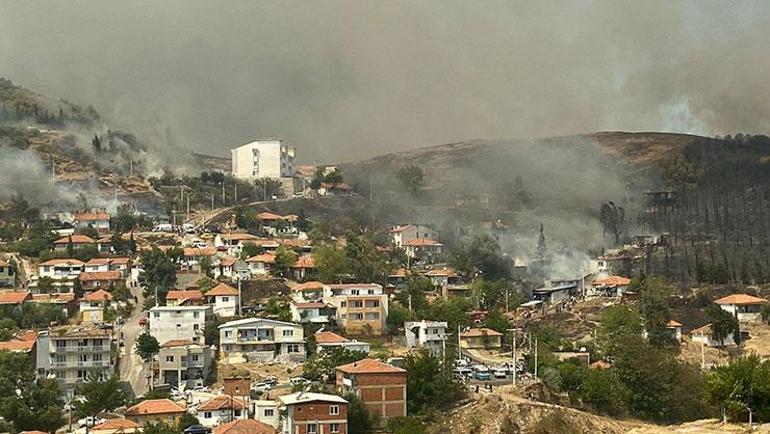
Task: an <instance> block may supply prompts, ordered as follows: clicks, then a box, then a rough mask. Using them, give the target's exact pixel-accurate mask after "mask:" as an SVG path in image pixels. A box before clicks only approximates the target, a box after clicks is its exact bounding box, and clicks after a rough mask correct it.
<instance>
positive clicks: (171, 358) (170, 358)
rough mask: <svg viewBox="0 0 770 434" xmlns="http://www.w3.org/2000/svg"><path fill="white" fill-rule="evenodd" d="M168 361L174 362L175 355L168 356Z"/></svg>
mask: <svg viewBox="0 0 770 434" xmlns="http://www.w3.org/2000/svg"><path fill="white" fill-rule="evenodd" d="M166 362H168V363H174V356H166Z"/></svg>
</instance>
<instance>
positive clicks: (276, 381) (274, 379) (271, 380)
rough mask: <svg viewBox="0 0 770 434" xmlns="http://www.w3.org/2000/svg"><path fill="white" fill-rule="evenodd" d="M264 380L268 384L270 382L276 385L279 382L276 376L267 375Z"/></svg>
mask: <svg viewBox="0 0 770 434" xmlns="http://www.w3.org/2000/svg"><path fill="white" fill-rule="evenodd" d="M262 382H263V383H266V384H269V385H271V386H275V385H276V384H278V379H277V378H275V377H272V376H271V377H265V378H263V379H262Z"/></svg>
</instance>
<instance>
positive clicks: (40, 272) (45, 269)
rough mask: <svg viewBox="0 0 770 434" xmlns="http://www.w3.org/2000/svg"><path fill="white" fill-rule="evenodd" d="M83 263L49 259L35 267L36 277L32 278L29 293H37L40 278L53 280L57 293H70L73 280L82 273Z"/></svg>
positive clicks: (75, 260)
mask: <svg viewBox="0 0 770 434" xmlns="http://www.w3.org/2000/svg"><path fill="white" fill-rule="evenodd" d="M84 267H85V263H84V262H82V261H79V260H77V259H50V260H48V261H45V262H41V263H40V264H38V266H37V276H33V277H32V282H31V283H30V291H31V292H32V293H37V292H38V291H37V282H38V281H39V280H40V278H41V277H50V278H51V279H53V286H54V287H56V289H57V291H58V292H72V290H73V288H74V285H75V280H76V279H77V278H78V277H79V276H80V273H82V272H83V269H84Z"/></svg>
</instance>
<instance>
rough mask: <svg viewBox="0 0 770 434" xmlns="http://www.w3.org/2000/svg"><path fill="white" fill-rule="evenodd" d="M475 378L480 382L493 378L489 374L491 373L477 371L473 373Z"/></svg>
mask: <svg viewBox="0 0 770 434" xmlns="http://www.w3.org/2000/svg"><path fill="white" fill-rule="evenodd" d="M473 378H475V379H477V380H479V381H489V380H490V379H491V378H492V376H491V375H490V374H489V371H476V372H474V373H473Z"/></svg>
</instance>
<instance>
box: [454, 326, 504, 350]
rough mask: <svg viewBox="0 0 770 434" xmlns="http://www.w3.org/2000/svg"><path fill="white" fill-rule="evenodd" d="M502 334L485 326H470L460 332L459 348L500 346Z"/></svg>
mask: <svg viewBox="0 0 770 434" xmlns="http://www.w3.org/2000/svg"><path fill="white" fill-rule="evenodd" d="M502 337H503V334H502V333H500V332H498V331H496V330H492V329H489V328H486V327H479V328H472V329H469V330H466V331H464V332H462V333H460V348H483V349H492V348H500V346H501V345H502Z"/></svg>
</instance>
